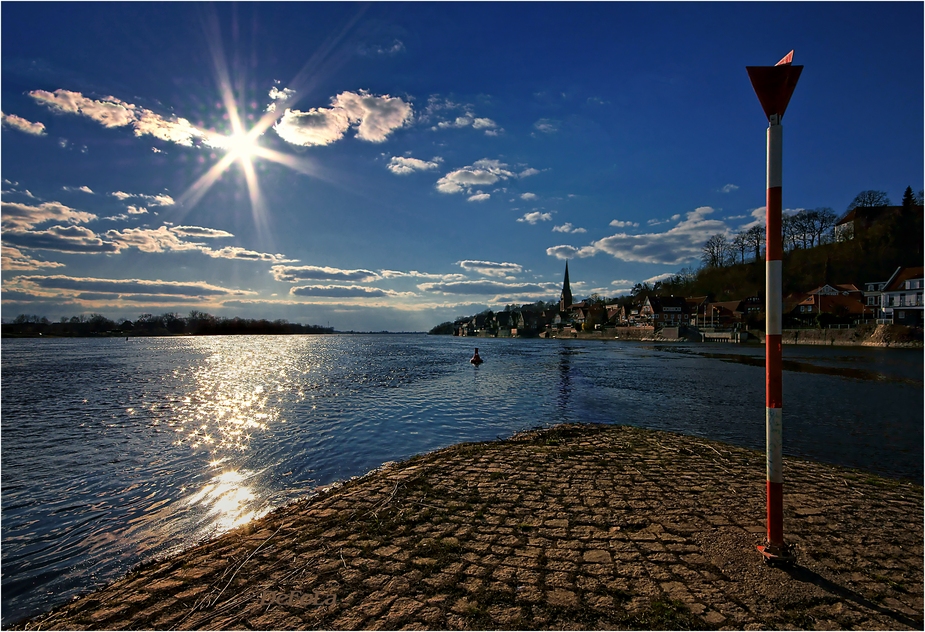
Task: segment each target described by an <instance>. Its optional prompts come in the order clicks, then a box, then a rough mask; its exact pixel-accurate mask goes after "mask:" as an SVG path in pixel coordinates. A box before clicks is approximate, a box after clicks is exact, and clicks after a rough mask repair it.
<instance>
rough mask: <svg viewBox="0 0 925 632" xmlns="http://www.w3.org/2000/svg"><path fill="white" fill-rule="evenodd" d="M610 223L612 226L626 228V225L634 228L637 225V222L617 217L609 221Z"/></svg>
mask: <svg viewBox="0 0 925 632" xmlns="http://www.w3.org/2000/svg"><path fill="white" fill-rule="evenodd" d="M610 225H611V226H613V227H614V228H626V227H627V226H629V227H632V228H636V227H638V226H639V222H624V221H621V220H619V219H615V220H613V221H612V222H610Z"/></svg>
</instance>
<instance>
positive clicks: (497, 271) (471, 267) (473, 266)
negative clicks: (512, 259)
mask: <svg viewBox="0 0 925 632" xmlns="http://www.w3.org/2000/svg"><path fill="white" fill-rule="evenodd" d="M457 263H458V264H459V267H461V268H462V269H463V270H466V271H467V272H475V273H477V274H484V275H485V276H496V277H506V276H510V275H512V274H520V273H521V272H523V266H521V265H520V264H519V263H495V262H494V261H474V260H471V259H466V260H465V261H459V262H457Z"/></svg>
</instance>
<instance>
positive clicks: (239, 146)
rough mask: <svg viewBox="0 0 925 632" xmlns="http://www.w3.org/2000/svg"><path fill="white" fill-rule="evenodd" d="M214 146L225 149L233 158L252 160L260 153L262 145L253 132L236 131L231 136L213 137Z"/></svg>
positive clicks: (212, 143)
mask: <svg viewBox="0 0 925 632" xmlns="http://www.w3.org/2000/svg"><path fill="white" fill-rule="evenodd" d="M210 144H211V145H212V146H214V147H217V148H220V149H224V150H225V151H226V152H227V153H228V156H229V157H230V158H231V159H232V160H238V161H241V162H243V161H250V160H251V159H252V158H254V157H255V156H257V155H258V154H259V153H260V145H259V144H258V143H257V137H256V135H255V134H253V133H244V132H235V133H233V134H230V135H229V136H219V137H215V138H213V139H211V143H210Z"/></svg>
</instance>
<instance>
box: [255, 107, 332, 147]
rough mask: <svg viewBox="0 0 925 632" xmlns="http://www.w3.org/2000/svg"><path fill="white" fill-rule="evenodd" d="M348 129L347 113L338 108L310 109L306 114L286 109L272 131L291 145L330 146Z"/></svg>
mask: <svg viewBox="0 0 925 632" xmlns="http://www.w3.org/2000/svg"><path fill="white" fill-rule="evenodd" d="M349 128H350V120H349V119H348V118H347V113H346V112H344V111H343V110H341V109H339V108H312V109H311V110H309V111H308V112H301V111H299V110H290V109H287V110H286V112H285V113H284V114H283V116H282V118H281V119H280V120H279V121H277V122H276V124H275V125H274V126H273V129H274V130H276V133H277V134H278V135H279V137H280V138H282V139H283V140H284V141H286V142H287V143H292V144H293V145H302V146H311V145H330V144H331V143H333V142H334V141H338V140H340V139H341V138H343V136H344V134H346V133H347V130H348V129H349Z"/></svg>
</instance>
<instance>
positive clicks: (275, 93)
mask: <svg viewBox="0 0 925 632" xmlns="http://www.w3.org/2000/svg"><path fill="white" fill-rule="evenodd" d="M269 96H270V99H272V100H273V102H272V103H270V105H268V106H267V112H275V111H276V106H277V101H280V102H286V101H289V100H290V99H291V98H292V97H293V96H295V90H290V89H289V88H283V89H282V90H280V89H279V88H277V87H276V86H273V87H272V88H270V93H269Z"/></svg>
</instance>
